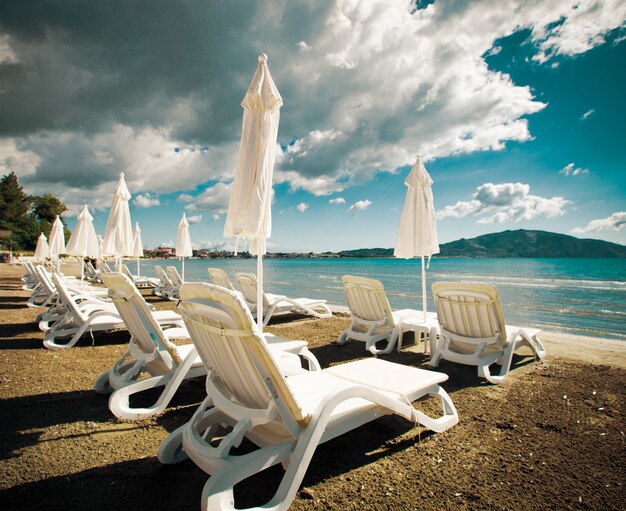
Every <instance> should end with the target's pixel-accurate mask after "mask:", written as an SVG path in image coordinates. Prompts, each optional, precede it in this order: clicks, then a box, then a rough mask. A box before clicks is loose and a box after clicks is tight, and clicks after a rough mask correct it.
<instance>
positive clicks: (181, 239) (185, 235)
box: [176, 213, 193, 257]
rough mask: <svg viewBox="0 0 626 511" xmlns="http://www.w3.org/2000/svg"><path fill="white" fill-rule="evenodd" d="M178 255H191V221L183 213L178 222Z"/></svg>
mask: <svg viewBox="0 0 626 511" xmlns="http://www.w3.org/2000/svg"><path fill="white" fill-rule="evenodd" d="M176 255H177V256H178V257H191V256H192V255H193V252H192V249H191V236H190V234H189V221H188V220H187V216H186V215H185V213H183V217H182V218H181V219H180V222H179V223H178V236H177V237H176Z"/></svg>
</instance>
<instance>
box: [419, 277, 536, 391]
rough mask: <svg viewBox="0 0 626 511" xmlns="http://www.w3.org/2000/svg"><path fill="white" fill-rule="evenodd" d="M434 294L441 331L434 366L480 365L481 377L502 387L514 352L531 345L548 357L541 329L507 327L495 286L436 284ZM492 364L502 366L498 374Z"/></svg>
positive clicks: (433, 349)
mask: <svg viewBox="0 0 626 511" xmlns="http://www.w3.org/2000/svg"><path fill="white" fill-rule="evenodd" d="M432 291H433V296H434V299H435V304H436V306H437V317H438V320H439V330H440V339H439V340H437V336H436V335H435V334H434V333H432V332H431V352H432V357H431V360H430V362H429V364H430V365H431V366H432V367H437V366H438V365H439V362H440V360H441V359H444V360H450V361H452V362H457V363H459V364H466V365H476V366H478V376H479V377H480V378H485V379H486V380H487V381H489V382H490V383H494V384H498V383H501V382H502V381H504V379H505V378H506V376H507V375H508V373H509V370H510V367H511V361H512V359H513V353H514V352H515V351H516V350H517V349H518V348H519V347H520V346H523V345H527V346H529V347H530V348H531V350H532V351H533V353H534V355H535V357H537V358H538V359H542V358H544V357H545V353H546V352H545V348H544V346H543V343H542V342H541V340H540V339H539V334H540V333H541V330H539V329H535V328H520V327H516V326H507V325H505V323H504V317H503V314H502V306H501V304H500V297H499V295H498V290H497V289H496V288H495V287H494V286H492V285H490V284H480V283H466V282H435V283H433V285H432ZM492 364H499V365H500V372H499V373H498V374H497V375H496V374H492V373H491V370H490V366H491V365H492Z"/></svg>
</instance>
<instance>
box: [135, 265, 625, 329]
mask: <svg viewBox="0 0 626 511" xmlns="http://www.w3.org/2000/svg"><path fill="white" fill-rule="evenodd" d="M161 263H162V264H168V265H169V264H171V265H174V266H176V267H177V268H178V269H179V271H180V267H181V264H180V261H178V260H167V261H161ZM154 264H157V262H156V261H154V260H144V261H141V273H142V275H148V276H154ZM210 266H213V267H216V268H223V269H224V270H226V272H228V274H229V276H230V277H231V280H233V281H234V274H235V272H236V271H249V272H255V271H256V259H211V260H208V259H204V260H198V259H196V260H193V259H188V260H185V280H187V281H192V280H202V281H207V280H208V273H207V268H208V267H210ZM129 267H130V268H131V269H132V271H133V272H135V271H136V263H135V262H134V261H131V262H130V263H129ZM420 272H421V269H420V261H419V259H395V258H390V259H265V260H264V274H265V279H264V280H265V286H264V287H265V290H266V291H268V292H271V293H275V294H285V295H288V296H292V297H302V296H305V297H310V298H325V299H327V300H328V301H329V303H331V304H337V305H345V302H344V298H343V289H342V284H341V276H342V275H345V274H352V275H363V276H367V277H372V278H377V279H379V280H381V281H382V282H383V284H384V286H385V290H386V291H387V296H388V297H389V301H390V303H391V307H392V308H394V309H400V308H417V309H421V303H422V301H421V278H420ZM426 278H427V282H428V293H429V295H430V284H431V283H432V282H435V281H443V280H445V281H450V280H458V281H478V282H488V283H491V284H494V285H495V286H496V287H497V288H498V290H499V291H500V296H501V300H502V305H503V309H504V317H505V320H506V322H507V323H511V324H516V325H519V326H522V325H528V326H534V327H538V328H541V329H543V330H546V331H550V332H561V333H567V334H577V335H585V336H591V337H604V338H612V339H619V340H625V341H626V259H446V258H436V257H434V258H432V259H431V262H430V268H429V270H428V271H427V276H426ZM428 303H429V305H428V308H429V310H434V304H433V301H432V299H431V297H430V296H429V300H428Z"/></svg>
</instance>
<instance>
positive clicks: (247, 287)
mask: <svg viewBox="0 0 626 511" xmlns="http://www.w3.org/2000/svg"><path fill="white" fill-rule="evenodd" d="M235 280H236V281H237V285H238V286H239V289H241V293H242V295H243V298H244V300H245V302H246V304H247V305H248V307H249V308H250V310H251V311H252V312H256V308H257V279H256V275H255V274H254V273H241V272H239V273H236V274H235ZM282 312H292V313H300V314H307V315H309V316H313V317H316V318H321V319H325V318H330V317H331V316H332V312H331V311H330V308H329V307H328V305H326V300H317V299H314V298H289V297H287V296H284V295H274V294H271V293H265V292H263V326H266V325H267V324H268V323H269V321H270V319H272V316H274V315H275V314H279V313H282Z"/></svg>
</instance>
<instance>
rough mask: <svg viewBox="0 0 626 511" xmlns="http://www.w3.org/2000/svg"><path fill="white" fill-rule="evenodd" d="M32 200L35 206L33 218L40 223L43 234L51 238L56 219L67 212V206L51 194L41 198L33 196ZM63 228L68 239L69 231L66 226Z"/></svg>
mask: <svg viewBox="0 0 626 511" xmlns="http://www.w3.org/2000/svg"><path fill="white" fill-rule="evenodd" d="M31 199H32V204H33V210H32V216H33V217H34V218H35V219H36V220H37V221H38V222H39V226H40V230H41V232H43V233H44V234H45V235H46V236H49V234H50V230H51V229H52V224H53V223H54V219H55V218H56V216H57V215H59V216H60V215H61V214H63V213H64V212H65V211H67V206H66V205H65V204H63V202H61V200H59V199H58V198H56V197H55V196H54V195H52V194H49V193H46V194H45V195H43V196H41V197H37V196H33V197H31ZM61 220H62V219H61ZM63 227H64V229H63V230H64V231H66V232H65V237H66V238H67V237H68V233H69V231H67V227H65V224H64V225H63Z"/></svg>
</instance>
